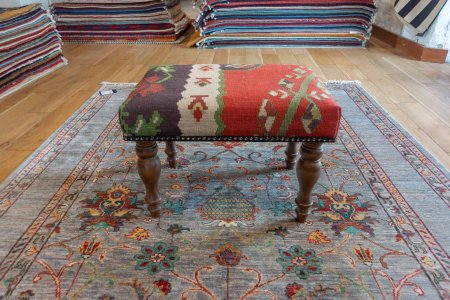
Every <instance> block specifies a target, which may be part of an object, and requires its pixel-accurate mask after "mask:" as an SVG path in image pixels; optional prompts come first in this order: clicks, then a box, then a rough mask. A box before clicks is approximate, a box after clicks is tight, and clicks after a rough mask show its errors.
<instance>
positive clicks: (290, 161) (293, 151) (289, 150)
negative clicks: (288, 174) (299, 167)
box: [284, 142, 298, 170]
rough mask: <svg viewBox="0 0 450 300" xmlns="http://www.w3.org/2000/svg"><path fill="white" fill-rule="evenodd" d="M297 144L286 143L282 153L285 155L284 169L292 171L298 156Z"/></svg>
mask: <svg viewBox="0 0 450 300" xmlns="http://www.w3.org/2000/svg"><path fill="white" fill-rule="evenodd" d="M297 144H298V143H297V142H288V144H287V147H286V150H285V151H284V153H286V159H285V160H286V169H288V170H292V169H294V166H295V161H296V159H297V156H298V151H297Z"/></svg>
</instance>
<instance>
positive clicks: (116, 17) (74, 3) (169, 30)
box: [52, 0, 189, 43]
mask: <svg viewBox="0 0 450 300" xmlns="http://www.w3.org/2000/svg"><path fill="white" fill-rule="evenodd" d="M52 9H53V14H54V15H55V19H56V26H57V29H58V31H59V33H60V34H61V36H62V39H63V41H67V42H75V43H174V42H177V41H178V42H179V41H180V40H181V39H180V37H181V36H182V34H183V32H184V31H185V30H186V28H187V26H188V25H189V19H188V18H187V16H186V15H185V14H184V12H183V11H182V10H181V6H180V4H179V0H54V1H53V4H52Z"/></svg>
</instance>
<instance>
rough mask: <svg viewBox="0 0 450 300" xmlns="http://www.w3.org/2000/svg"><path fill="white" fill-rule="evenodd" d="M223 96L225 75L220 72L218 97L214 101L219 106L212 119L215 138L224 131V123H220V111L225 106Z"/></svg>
mask: <svg viewBox="0 0 450 300" xmlns="http://www.w3.org/2000/svg"><path fill="white" fill-rule="evenodd" d="M224 95H225V74H224V71H222V70H221V71H220V75H219V95H217V98H216V101H217V103H218V104H219V108H218V109H217V110H216V113H215V114H214V119H215V121H216V124H217V126H218V127H217V130H216V136H221V135H222V133H223V131H224V130H225V123H224V122H223V121H222V118H221V116H222V111H223V108H224V106H225V104H224V103H223V96H224Z"/></svg>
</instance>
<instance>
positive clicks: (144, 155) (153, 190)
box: [136, 142, 161, 218]
mask: <svg viewBox="0 0 450 300" xmlns="http://www.w3.org/2000/svg"><path fill="white" fill-rule="evenodd" d="M136 154H137V157H138V161H137V169H138V172H139V176H140V177H141V179H142V181H143V182H144V185H145V192H146V193H145V202H147V206H148V210H149V211H150V215H151V216H152V218H159V216H160V213H161V197H160V194H159V190H158V182H159V176H160V174H161V162H160V161H159V157H158V155H157V154H158V145H157V144H156V142H136Z"/></svg>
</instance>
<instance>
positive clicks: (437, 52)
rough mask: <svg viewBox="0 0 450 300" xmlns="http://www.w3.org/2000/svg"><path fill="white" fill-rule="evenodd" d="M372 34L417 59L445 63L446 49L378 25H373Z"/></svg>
mask: <svg viewBox="0 0 450 300" xmlns="http://www.w3.org/2000/svg"><path fill="white" fill-rule="evenodd" d="M372 36H373V37H375V38H377V39H379V40H380V41H383V42H385V43H386V44H388V45H390V46H392V47H393V48H396V49H398V50H400V51H401V52H403V53H405V54H407V55H409V56H411V57H412V58H414V59H416V60H419V61H426V62H434V63H440V64H443V63H445V59H446V58H447V54H448V50H446V49H438V48H429V47H425V46H423V45H421V44H419V43H417V42H414V41H411V40H409V39H407V38H404V37H402V36H400V35H398V34H395V33H393V32H391V31H389V30H386V29H384V28H382V27H380V26H377V25H373V28H372Z"/></svg>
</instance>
